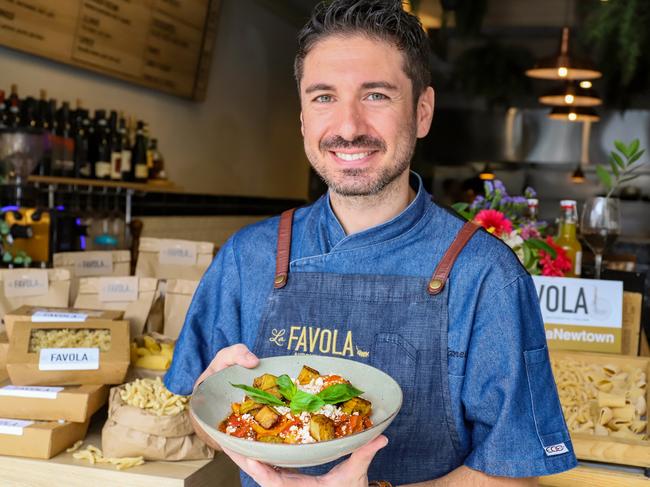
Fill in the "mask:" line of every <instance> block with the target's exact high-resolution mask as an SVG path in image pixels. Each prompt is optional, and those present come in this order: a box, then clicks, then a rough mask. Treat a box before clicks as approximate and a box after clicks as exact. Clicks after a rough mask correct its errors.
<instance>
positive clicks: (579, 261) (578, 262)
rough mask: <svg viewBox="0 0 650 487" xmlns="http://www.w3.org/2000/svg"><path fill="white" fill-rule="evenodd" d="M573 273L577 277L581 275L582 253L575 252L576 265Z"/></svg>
mask: <svg viewBox="0 0 650 487" xmlns="http://www.w3.org/2000/svg"><path fill="white" fill-rule="evenodd" d="M573 272H574V274H575V275H576V276H578V277H580V274H582V252H576V265H575V267H574V268H573Z"/></svg>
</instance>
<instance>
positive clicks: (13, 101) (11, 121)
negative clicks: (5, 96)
mask: <svg viewBox="0 0 650 487" xmlns="http://www.w3.org/2000/svg"><path fill="white" fill-rule="evenodd" d="M20 125H21V122H20V99H19V98H18V86H17V85H15V84H14V85H11V95H9V113H8V115H7V127H9V128H12V129H17V128H18V127H20Z"/></svg>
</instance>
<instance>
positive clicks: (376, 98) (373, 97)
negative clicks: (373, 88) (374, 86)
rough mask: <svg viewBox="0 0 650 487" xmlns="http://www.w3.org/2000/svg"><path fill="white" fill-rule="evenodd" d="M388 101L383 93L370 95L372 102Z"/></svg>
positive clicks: (369, 98)
mask: <svg viewBox="0 0 650 487" xmlns="http://www.w3.org/2000/svg"><path fill="white" fill-rule="evenodd" d="M387 99H388V97H387V96H386V95H384V94H383V93H370V94H369V95H368V100H370V101H380V100H387Z"/></svg>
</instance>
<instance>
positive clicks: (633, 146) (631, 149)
mask: <svg viewBox="0 0 650 487" xmlns="http://www.w3.org/2000/svg"><path fill="white" fill-rule="evenodd" d="M639 143H640V142H639V139H634V140H633V141H632V142H630V145H628V146H627V156H628V157H632V156H633V155H634V154H635V153H636V151H638V150H639Z"/></svg>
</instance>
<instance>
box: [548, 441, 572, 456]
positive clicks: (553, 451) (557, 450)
mask: <svg viewBox="0 0 650 487" xmlns="http://www.w3.org/2000/svg"><path fill="white" fill-rule="evenodd" d="M544 452H546V456H547V457H552V456H555V455H562V454H563V453H568V452H569V449H568V448H567V447H566V445H565V444H564V443H558V444H557V445H551V446H546V447H544Z"/></svg>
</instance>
